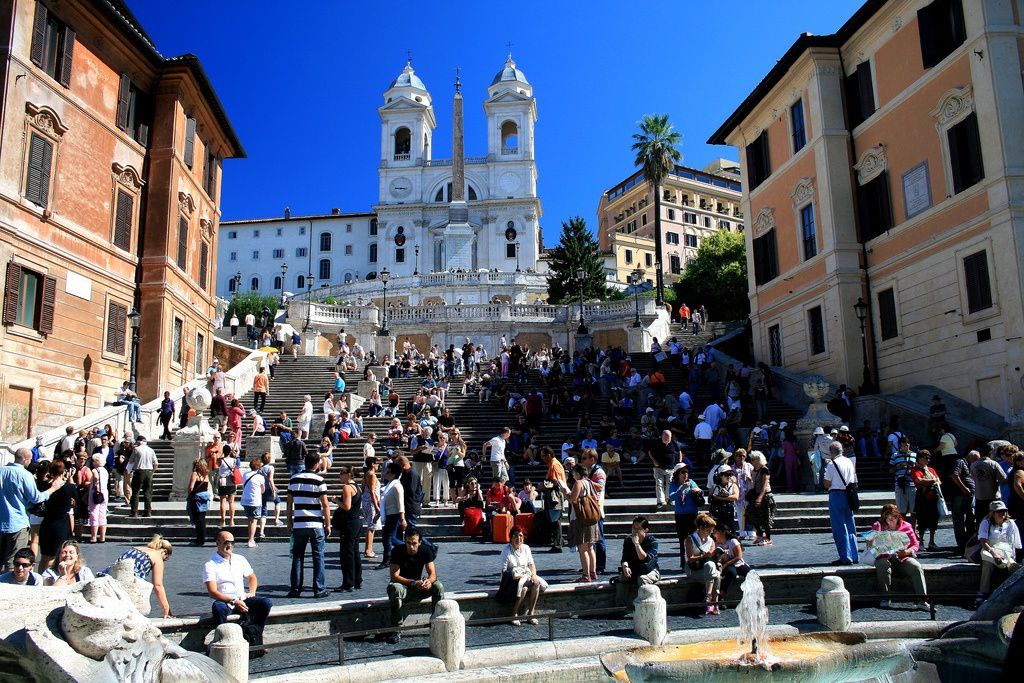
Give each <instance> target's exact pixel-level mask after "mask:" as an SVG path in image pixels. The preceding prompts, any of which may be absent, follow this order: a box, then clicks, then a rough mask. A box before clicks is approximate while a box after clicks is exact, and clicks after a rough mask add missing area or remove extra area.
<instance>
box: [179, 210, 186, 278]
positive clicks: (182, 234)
mask: <svg viewBox="0 0 1024 683" xmlns="http://www.w3.org/2000/svg"><path fill="white" fill-rule="evenodd" d="M187 262H188V219H187V218H185V217H184V216H179V217H178V267H179V268H181V269H182V270H185V264H186V263H187Z"/></svg>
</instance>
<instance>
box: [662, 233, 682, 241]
mask: <svg viewBox="0 0 1024 683" xmlns="http://www.w3.org/2000/svg"><path fill="white" fill-rule="evenodd" d="M665 243H666V244H679V233H677V232H666V233H665Z"/></svg>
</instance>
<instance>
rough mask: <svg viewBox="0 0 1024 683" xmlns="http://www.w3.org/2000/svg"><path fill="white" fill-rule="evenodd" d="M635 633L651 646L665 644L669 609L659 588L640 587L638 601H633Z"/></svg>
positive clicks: (653, 586) (649, 585)
mask: <svg viewBox="0 0 1024 683" xmlns="http://www.w3.org/2000/svg"><path fill="white" fill-rule="evenodd" d="M633 632H634V633H636V634H637V635H638V636H640V637H641V638H643V639H644V640H646V641H647V642H649V643H650V644H651V645H661V644H662V643H663V642H665V636H666V635H667V634H668V608H667V604H666V603H665V598H663V597H661V589H660V588H658V586H656V585H653V584H648V585H646V586H640V590H639V591H638V592H637V596H636V600H634V601H633Z"/></svg>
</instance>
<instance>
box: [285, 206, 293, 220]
mask: <svg viewBox="0 0 1024 683" xmlns="http://www.w3.org/2000/svg"><path fill="white" fill-rule="evenodd" d="M284 217H285V218H286V219H288V218H291V217H292V210H291V207H288V206H286V207H284Z"/></svg>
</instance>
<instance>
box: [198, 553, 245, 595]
mask: <svg viewBox="0 0 1024 683" xmlns="http://www.w3.org/2000/svg"><path fill="white" fill-rule="evenodd" d="M250 576H252V565H250V564H249V560H247V559H245V558H244V557H242V556H241V555H235V554H233V553H232V555H231V559H230V560H225V559H224V558H223V557H221V556H220V554H219V553H214V554H213V557H211V558H210V561H209V562H207V563H206V564H205V565H203V583H206V582H207V581H213V582H214V585H216V587H217V590H218V591H219V592H221V593H223V594H224V595H230V596H231V597H232V598H239V599H241V600H244V599H245V593H246V590H245V587H246V579H248V578H249V577H250Z"/></svg>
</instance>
